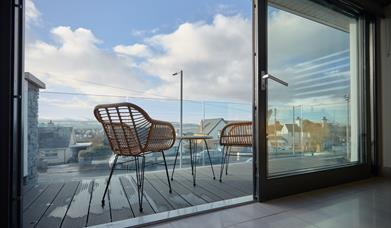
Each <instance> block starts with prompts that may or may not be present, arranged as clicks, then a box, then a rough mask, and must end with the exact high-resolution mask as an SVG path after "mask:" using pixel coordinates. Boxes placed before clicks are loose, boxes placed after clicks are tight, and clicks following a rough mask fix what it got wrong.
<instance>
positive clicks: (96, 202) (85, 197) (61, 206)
mask: <svg viewBox="0 0 391 228" xmlns="http://www.w3.org/2000/svg"><path fill="white" fill-rule="evenodd" d="M215 171H216V176H217V174H218V173H219V171H220V169H219V166H215ZM217 179H218V178H216V180H213V178H212V174H211V171H210V167H197V185H196V186H195V187H193V184H192V176H191V173H190V170H189V169H183V170H179V169H178V170H177V171H176V172H175V176H174V181H172V189H173V192H172V193H171V194H170V193H169V192H168V185H167V179H166V176H165V172H149V173H148V172H146V174H145V185H144V192H145V198H144V205H143V208H144V211H143V212H142V213H140V212H139V210H138V201H137V190H136V187H135V186H136V185H135V183H136V182H135V179H134V176H133V175H131V174H120V175H114V176H113V178H112V181H111V184H110V188H109V194H107V196H106V205H105V206H104V207H102V206H101V197H102V196H103V192H104V187H105V181H106V178H96V179H88V180H81V181H71V182H65V183H64V182H58V183H40V184H37V185H35V186H31V187H29V188H26V189H25V190H24V196H23V214H24V215H23V225H24V227H50V228H52V227H53V228H55V227H72V228H77V227H84V226H91V225H97V224H103V223H109V222H114V221H119V220H123V219H129V218H134V217H139V216H144V215H150V214H154V213H159V212H164V211H169V210H173V209H180V208H185V207H190V206H196V205H200V204H205V203H211V202H216V201H221V200H226V199H232V198H236V197H242V196H247V195H251V194H252V191H253V184H252V169H251V163H250V164H249V163H247V164H230V167H229V174H228V176H225V175H224V177H223V182H222V183H220V182H219V181H218V180H217Z"/></svg>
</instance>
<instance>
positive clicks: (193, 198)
mask: <svg viewBox="0 0 391 228" xmlns="http://www.w3.org/2000/svg"><path fill="white" fill-rule="evenodd" d="M154 176H155V177H156V178H157V179H158V180H159V181H161V182H162V183H164V184H165V185H167V186H168V184H167V180H166V181H165V182H164V180H163V179H162V178H165V176H163V175H157V174H154ZM171 186H172V191H173V192H175V193H176V194H178V195H180V196H181V197H182V198H183V199H184V200H186V201H187V202H188V203H189V204H191V205H192V206H195V205H200V204H204V203H208V201H206V200H204V199H202V198H201V197H200V196H199V195H196V194H195V193H194V192H193V191H189V189H187V188H185V187H184V186H182V185H181V184H179V183H178V182H177V181H171Z"/></svg>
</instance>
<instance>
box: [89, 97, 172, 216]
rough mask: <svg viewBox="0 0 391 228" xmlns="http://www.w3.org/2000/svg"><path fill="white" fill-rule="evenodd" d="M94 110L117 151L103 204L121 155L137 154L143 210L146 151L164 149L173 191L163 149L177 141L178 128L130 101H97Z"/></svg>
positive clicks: (137, 171) (140, 201)
mask: <svg viewBox="0 0 391 228" xmlns="http://www.w3.org/2000/svg"><path fill="white" fill-rule="evenodd" d="M94 114H95V117H96V119H97V120H98V121H99V122H100V123H101V124H102V126H103V129H104V131H105V133H106V136H107V138H108V141H109V143H110V147H111V149H112V151H113V153H114V154H115V159H114V163H113V165H112V167H111V171H110V176H109V179H108V181H107V183H106V188H105V192H104V194H103V198H102V206H104V203H105V200H104V199H105V195H106V193H107V189H108V186H109V184H110V180H111V176H112V175H113V171H114V168H115V165H116V163H117V159H118V156H131V157H133V158H134V162H135V167H136V182H137V193H138V201H139V210H140V211H142V210H143V208H142V202H143V196H144V192H143V188H144V169H145V155H146V154H147V153H151V152H160V153H162V156H163V160H164V165H165V168H166V175H167V181H168V186H169V192H170V193H171V192H172V190H171V183H170V179H169V176H168V170H167V163H166V158H165V155H164V152H163V151H164V150H167V149H170V148H171V147H172V146H173V144H174V142H175V129H174V127H173V126H172V124H170V123H168V122H163V121H158V120H154V119H152V118H151V117H149V115H148V114H147V113H146V112H145V111H144V110H143V109H142V108H140V107H138V106H137V105H134V104H131V103H116V104H104V105H98V106H96V107H95V109H94ZM140 160H141V161H140Z"/></svg>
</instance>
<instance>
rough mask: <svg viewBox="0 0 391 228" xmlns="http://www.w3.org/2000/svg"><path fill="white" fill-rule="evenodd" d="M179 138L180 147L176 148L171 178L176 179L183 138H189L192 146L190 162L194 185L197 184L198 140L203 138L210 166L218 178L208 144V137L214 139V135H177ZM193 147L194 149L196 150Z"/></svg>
mask: <svg viewBox="0 0 391 228" xmlns="http://www.w3.org/2000/svg"><path fill="white" fill-rule="evenodd" d="M177 139H179V144H178V148H177V150H176V155H175V161H174V168H173V169H172V174H171V180H174V171H175V166H176V161H177V158H178V152H179V148H180V146H181V143H182V141H183V140H188V141H189V146H190V148H189V149H190V164H191V175H193V186H195V185H196V173H197V172H196V168H197V160H196V158H197V140H202V141H203V142H204V143H205V147H206V151H207V153H208V157H209V163H210V168H211V169H212V173H213V179H216V177H215V171H214V170H213V165H212V160H211V159H210V153H209V148H208V144H207V143H206V140H207V139H213V137H212V136H207V135H191V136H180V137H177ZM192 144H193V145H194V146H193V147H192ZM192 149H194V151H193V150H192Z"/></svg>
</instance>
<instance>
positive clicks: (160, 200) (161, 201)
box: [132, 177, 174, 213]
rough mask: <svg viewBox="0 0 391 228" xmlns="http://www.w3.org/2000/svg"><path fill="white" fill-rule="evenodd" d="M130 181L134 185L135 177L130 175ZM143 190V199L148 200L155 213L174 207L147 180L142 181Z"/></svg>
mask: <svg viewBox="0 0 391 228" xmlns="http://www.w3.org/2000/svg"><path fill="white" fill-rule="evenodd" d="M132 182H133V184H135V185H136V180H135V177H132ZM144 191H145V195H144V197H145V199H147V200H148V202H149V203H150V204H151V207H152V208H153V210H154V211H155V212H156V213H158V212H163V211H170V210H173V209H174V207H173V206H172V205H171V204H170V203H169V201H168V200H167V199H166V198H164V197H163V196H162V195H161V194H160V192H159V191H157V190H156V189H155V188H154V187H153V185H152V184H151V183H150V182H149V181H147V180H145V183H144ZM167 191H168V190H167ZM145 199H144V200H145Z"/></svg>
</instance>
